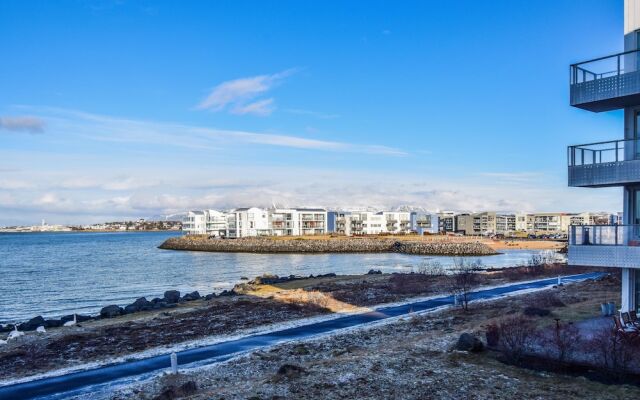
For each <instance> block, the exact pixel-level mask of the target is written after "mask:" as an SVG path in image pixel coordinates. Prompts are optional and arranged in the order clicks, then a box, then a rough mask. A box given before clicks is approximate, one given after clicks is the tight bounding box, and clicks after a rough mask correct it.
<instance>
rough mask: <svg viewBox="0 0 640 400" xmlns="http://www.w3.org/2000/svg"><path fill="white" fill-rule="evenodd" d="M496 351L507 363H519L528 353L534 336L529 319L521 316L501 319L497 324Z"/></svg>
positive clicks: (532, 325) (532, 326)
mask: <svg viewBox="0 0 640 400" xmlns="http://www.w3.org/2000/svg"><path fill="white" fill-rule="evenodd" d="M497 333H498V349H499V350H501V351H502V353H503V354H504V356H505V357H506V359H507V361H509V362H512V363H516V364H517V363H520V362H521V361H522V357H523V356H524V355H525V354H526V353H527V351H529V348H530V346H531V342H532V338H533V335H534V324H533V323H532V322H531V319H529V318H527V317H525V316H522V315H516V316H509V317H504V318H502V319H501V320H500V321H499V322H498V324H497Z"/></svg>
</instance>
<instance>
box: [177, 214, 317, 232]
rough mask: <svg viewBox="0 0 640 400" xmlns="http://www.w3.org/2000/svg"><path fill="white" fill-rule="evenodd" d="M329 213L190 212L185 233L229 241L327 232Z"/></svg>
mask: <svg viewBox="0 0 640 400" xmlns="http://www.w3.org/2000/svg"><path fill="white" fill-rule="evenodd" d="M326 226H327V211H326V210H324V209H320V208H313V209H306V208H291V209H269V210H265V209H262V208H258V207H250V208H237V209H235V210H233V211H229V212H222V211H216V210H203V211H189V212H188V213H187V215H186V216H185V218H184V219H183V224H182V227H183V228H182V231H183V232H184V233H186V234H188V235H193V234H197V235H209V236H215V237H225V238H241V237H250V236H298V235H321V234H324V233H326Z"/></svg>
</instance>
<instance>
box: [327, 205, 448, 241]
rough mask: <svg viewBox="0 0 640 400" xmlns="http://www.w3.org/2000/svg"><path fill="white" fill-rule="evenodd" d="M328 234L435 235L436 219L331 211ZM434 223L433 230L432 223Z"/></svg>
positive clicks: (397, 213) (421, 215)
mask: <svg viewBox="0 0 640 400" xmlns="http://www.w3.org/2000/svg"><path fill="white" fill-rule="evenodd" d="M328 214H329V216H328V219H329V221H328V226H329V230H328V231H329V232H333V233H337V234H339V235H346V236H354V235H356V236H357V235H379V234H384V233H390V234H407V233H412V232H417V233H420V234H424V233H425V232H427V231H428V232H430V233H437V232H438V228H437V224H438V218H437V216H435V215H434V216H432V215H431V214H428V213H418V212H408V211H379V212H374V211H355V210H351V211H331V212H329V213H328ZM434 222H435V224H436V225H435V228H434V227H433V223H434Z"/></svg>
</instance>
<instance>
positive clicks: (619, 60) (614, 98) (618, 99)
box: [570, 50, 640, 112]
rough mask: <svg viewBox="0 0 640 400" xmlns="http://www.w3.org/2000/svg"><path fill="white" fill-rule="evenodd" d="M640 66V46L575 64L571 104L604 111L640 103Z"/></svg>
mask: <svg viewBox="0 0 640 400" xmlns="http://www.w3.org/2000/svg"><path fill="white" fill-rule="evenodd" d="M638 66H640V50H632V51H626V52H623V53H618V54H614V55H611V56H606V57H600V58H596V59H593V60H589V61H584V62H581V63H577V64H572V65H571V68H570V72H571V77H570V81H571V83H570V93H571V94H570V97H571V100H570V101H571V105H572V106H574V107H578V108H582V109H584V110H589V111H593V112H602V111H611V110H615V109H620V108H624V107H628V106H633V105H638V104H640V71H639V68H638Z"/></svg>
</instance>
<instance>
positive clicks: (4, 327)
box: [0, 324, 13, 333]
mask: <svg viewBox="0 0 640 400" xmlns="http://www.w3.org/2000/svg"><path fill="white" fill-rule="evenodd" d="M12 330H13V325H10V324H7V325H0V333H5V332H11V331H12Z"/></svg>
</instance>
